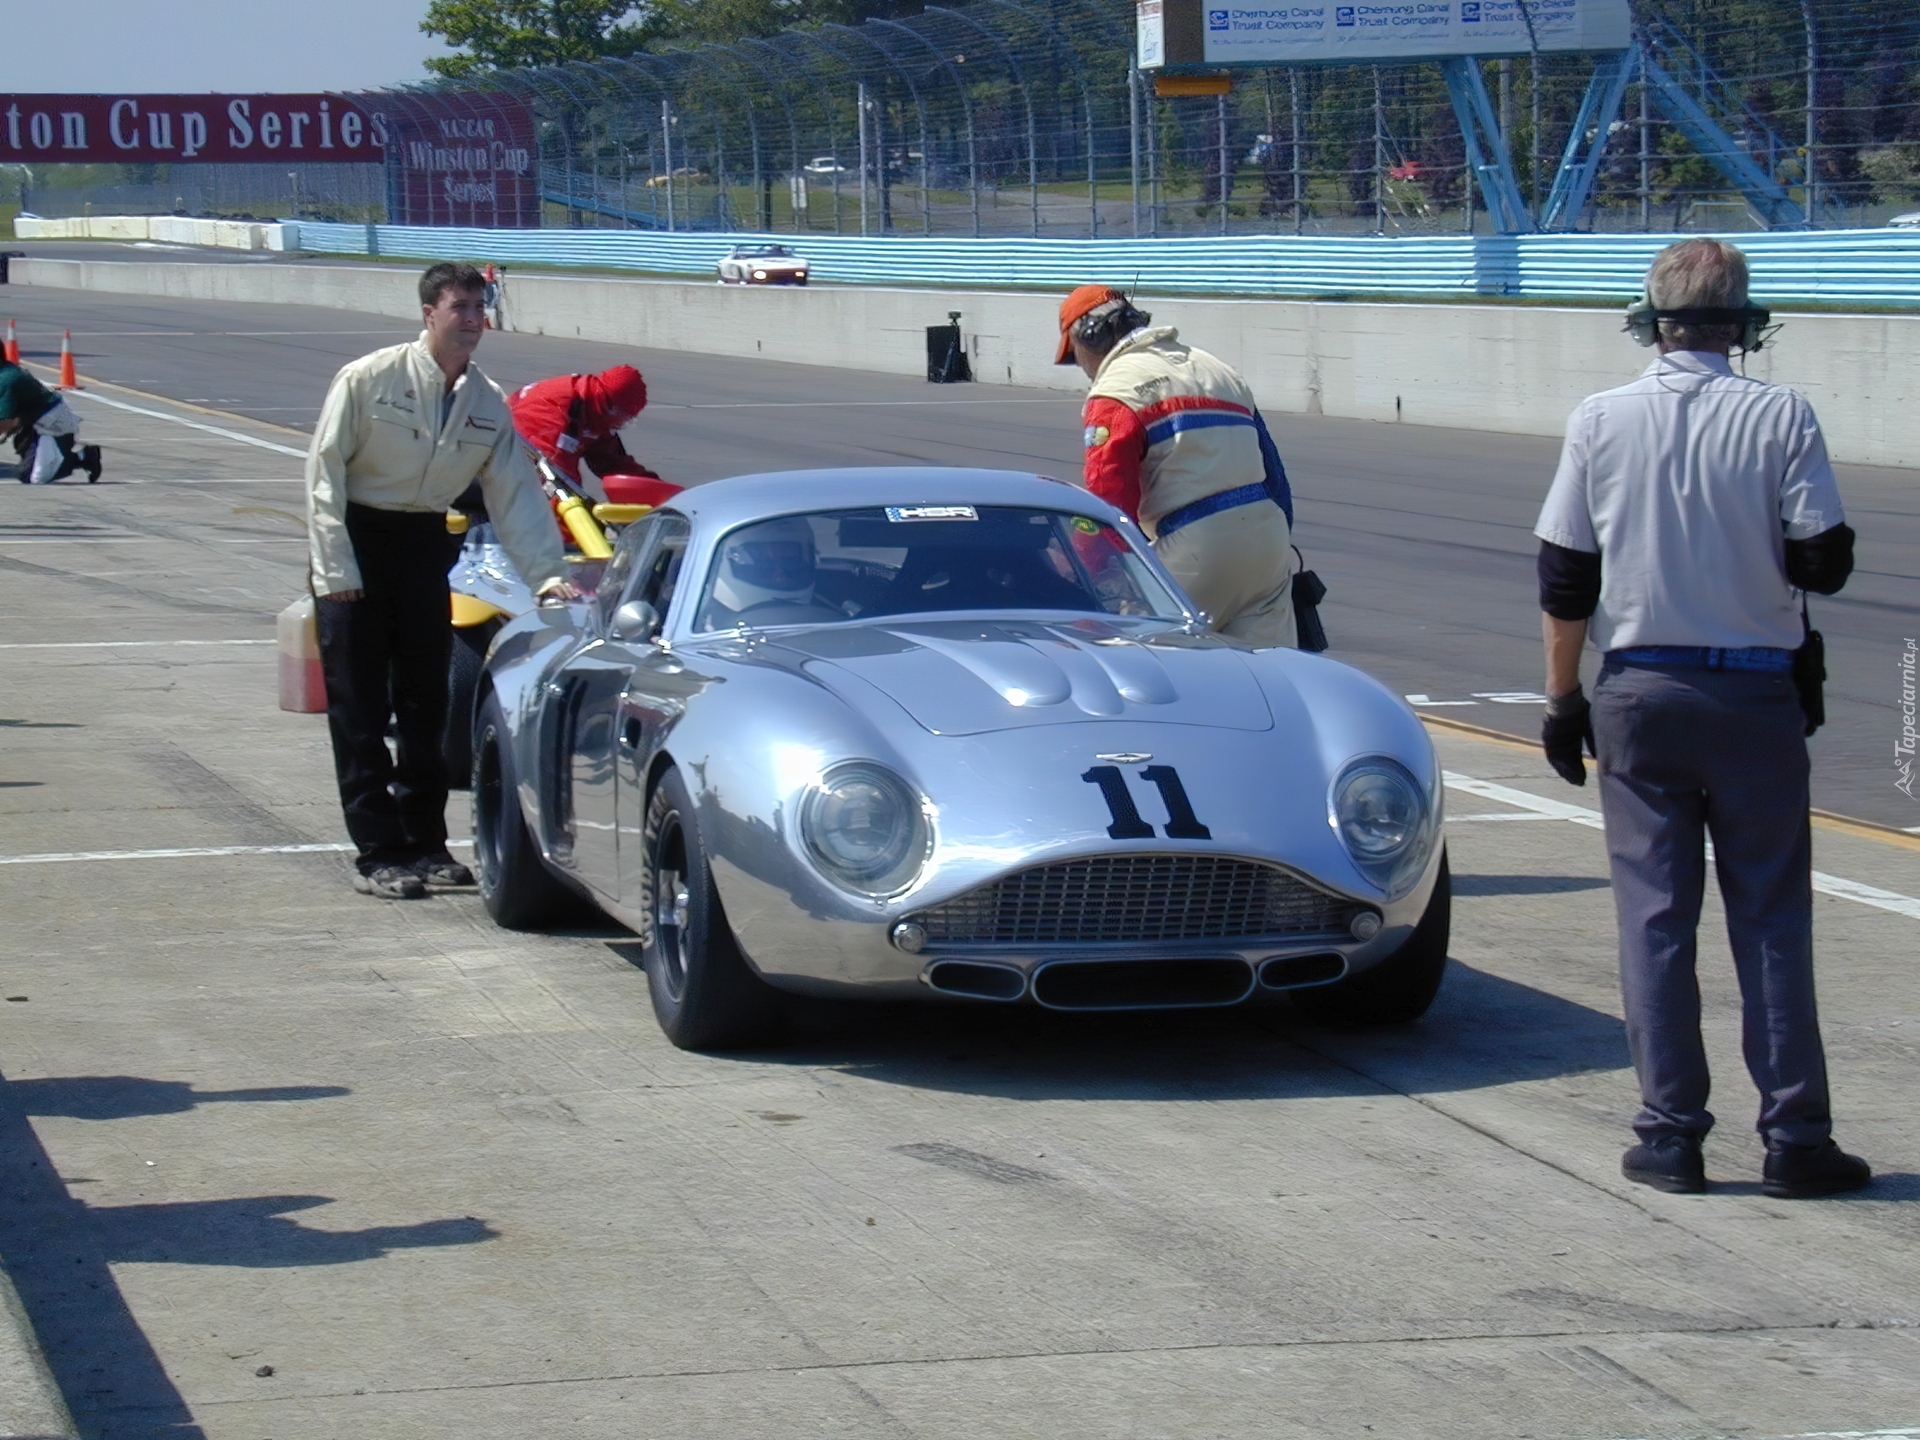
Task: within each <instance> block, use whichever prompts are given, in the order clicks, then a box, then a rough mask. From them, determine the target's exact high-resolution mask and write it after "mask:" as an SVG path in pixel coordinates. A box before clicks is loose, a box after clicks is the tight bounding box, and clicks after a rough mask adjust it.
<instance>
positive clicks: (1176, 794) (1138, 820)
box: [1080, 765, 1213, 840]
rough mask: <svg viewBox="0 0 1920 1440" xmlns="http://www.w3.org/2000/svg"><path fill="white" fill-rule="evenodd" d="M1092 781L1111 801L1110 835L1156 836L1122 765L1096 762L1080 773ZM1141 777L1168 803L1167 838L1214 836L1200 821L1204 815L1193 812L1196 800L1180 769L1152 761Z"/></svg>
mask: <svg viewBox="0 0 1920 1440" xmlns="http://www.w3.org/2000/svg"><path fill="white" fill-rule="evenodd" d="M1080 778H1081V779H1082V780H1084V781H1086V783H1087V784H1089V785H1098V786H1099V787H1100V794H1101V796H1102V798H1104V799H1105V800H1106V802H1107V811H1108V813H1109V814H1111V815H1112V816H1113V823H1112V824H1111V825H1109V826H1107V835H1108V837H1109V838H1111V839H1114V840H1149V839H1151V838H1152V837H1153V826H1151V825H1149V824H1148V823H1147V822H1146V820H1145V819H1144V818H1143V817H1142V816H1141V814H1140V807H1139V806H1138V805H1135V804H1134V803H1133V793H1132V792H1131V791H1130V790H1128V789H1127V782H1126V778H1125V777H1124V776H1123V775H1121V773H1120V767H1119V766H1118V765H1096V766H1094V767H1093V768H1092V769H1091V770H1089V771H1087V772H1086V773H1085V774H1084V775H1082V776H1081V777H1080ZM1140 778H1141V779H1142V780H1145V781H1146V782H1147V783H1148V784H1149V785H1151V786H1153V787H1154V789H1156V790H1158V791H1159V792H1160V803H1161V804H1163V805H1165V806H1166V807H1167V838H1168V839H1169V840H1211V839H1212V838H1213V832H1212V831H1211V830H1209V829H1208V828H1207V827H1206V826H1205V825H1202V824H1201V823H1200V817H1199V816H1197V815H1195V814H1194V813H1193V802H1192V801H1191V800H1189V799H1188V798H1187V787H1186V786H1185V785H1182V784H1181V783H1180V772H1179V771H1177V770H1175V769H1174V768H1173V767H1172V766H1171V765H1149V766H1147V768H1146V769H1144V770H1142V771H1141V772H1140Z"/></svg>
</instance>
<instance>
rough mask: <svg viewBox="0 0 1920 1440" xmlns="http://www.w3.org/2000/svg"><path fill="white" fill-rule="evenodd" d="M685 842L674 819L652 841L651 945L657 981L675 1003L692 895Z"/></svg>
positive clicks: (683, 971)
mask: <svg viewBox="0 0 1920 1440" xmlns="http://www.w3.org/2000/svg"><path fill="white" fill-rule="evenodd" d="M685 855H686V841H685V838H684V836H683V834H682V832H681V829H680V822H679V818H678V817H677V816H674V817H669V818H668V821H667V823H666V824H665V825H663V826H662V827H661V829H660V837H659V839H658V840H656V841H655V842H654V856H655V859H654V867H653V914H652V917H651V918H652V920H653V944H654V950H655V953H656V954H657V955H658V956H659V957H660V979H661V980H662V981H663V982H664V983H665V985H666V987H667V991H668V993H669V994H670V995H671V996H672V997H673V998H674V999H675V1000H678V999H679V998H680V997H681V995H683V994H684V993H685V992H686V988H687V920H688V916H689V913H690V912H691V911H692V909H693V892H692V891H691V890H690V889H688V886H687V873H686V858H685Z"/></svg>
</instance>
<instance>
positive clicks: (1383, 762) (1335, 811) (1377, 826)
mask: <svg viewBox="0 0 1920 1440" xmlns="http://www.w3.org/2000/svg"><path fill="white" fill-rule="evenodd" d="M1329 802H1330V803H1329V806H1328V817H1327V818H1328V821H1329V823H1331V824H1332V826H1333V828H1334V829H1335V830H1336V831H1337V832H1338V833H1339V836H1340V843H1341V844H1342V845H1344V846H1346V847H1347V853H1348V854H1349V855H1351V856H1352V857H1353V863H1354V864H1355V865H1356V866H1358V867H1359V869H1360V873H1361V874H1363V875H1365V876H1366V877H1367V878H1368V879H1369V880H1371V881H1372V882H1373V883H1374V884H1375V885H1378V886H1379V887H1380V888H1381V889H1382V890H1384V891H1385V892H1386V893H1387V894H1388V895H1389V896H1390V897H1397V896H1399V895H1400V894H1402V893H1403V892H1404V891H1405V890H1406V889H1407V887H1408V886H1410V885H1412V884H1413V882H1414V881H1415V880H1417V879H1418V878H1419V876H1420V872H1421V871H1422V870H1423V869H1424V868H1425V867H1426V863H1427V856H1428V855H1429V853H1430V852H1431V850H1432V847H1433V831H1434V824H1433V820H1434V815H1433V807H1432V806H1431V805H1429V804H1428V803H1427V797H1426V792H1425V791H1424V790H1423V789H1422V788H1421V785H1420V782H1419V781H1418V780H1415V779H1414V778H1413V776H1412V774H1410V773H1409V772H1408V770H1407V768H1406V766H1404V765H1402V764H1401V763H1400V762H1399V761H1398V760H1393V759H1389V758H1388V757H1387V756H1385V755H1369V756H1366V757H1364V758H1363V759H1359V760H1356V761H1354V762H1353V763H1352V764H1351V765H1349V766H1347V768H1346V769H1345V770H1342V771H1341V772H1340V776H1339V778H1338V779H1336V780H1335V781H1334V782H1333V792H1332V794H1331V796H1330V797H1329Z"/></svg>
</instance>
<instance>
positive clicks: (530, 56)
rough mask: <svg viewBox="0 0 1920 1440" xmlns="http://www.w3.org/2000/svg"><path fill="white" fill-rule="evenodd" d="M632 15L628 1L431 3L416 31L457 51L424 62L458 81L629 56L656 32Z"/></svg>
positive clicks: (458, 0) (469, 0)
mask: <svg viewBox="0 0 1920 1440" xmlns="http://www.w3.org/2000/svg"><path fill="white" fill-rule="evenodd" d="M637 12H638V7H636V6H635V5H634V4H633V3H632V0H432V3H431V4H430V5H428V6H427V18H426V19H424V20H422V21H421V22H420V28H421V29H422V30H424V31H425V32H426V33H427V34H429V35H438V36H440V37H441V38H442V39H444V40H445V41H446V42H447V43H448V44H449V45H452V46H456V47H458V48H459V49H460V51H461V53H460V54H457V55H440V56H436V57H434V58H433V59H431V60H429V61H427V68H428V69H429V70H432V71H434V72H435V73H436V74H440V75H447V76H451V77H453V78H456V79H457V78H459V77H461V76H466V75H474V74H478V73H481V72H483V71H487V70H496V69H505V68H508V67H510V66H517V65H558V64H560V63H562V62H563V61H567V60H592V59H596V58H598V57H599V56H602V55H631V54H632V53H633V52H634V51H636V50H639V49H642V48H643V47H644V46H645V45H646V43H647V42H648V41H649V40H650V39H652V38H653V36H654V34H655V33H656V29H657V27H656V26H654V25H652V24H651V23H649V19H647V18H641V17H639V15H638V13H637ZM629 17H634V18H633V19H631V20H630V19H629ZM622 22H626V23H622Z"/></svg>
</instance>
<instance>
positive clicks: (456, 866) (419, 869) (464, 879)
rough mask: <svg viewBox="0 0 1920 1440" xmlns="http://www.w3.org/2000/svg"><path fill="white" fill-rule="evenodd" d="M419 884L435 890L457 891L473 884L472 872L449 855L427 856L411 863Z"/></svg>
mask: <svg viewBox="0 0 1920 1440" xmlns="http://www.w3.org/2000/svg"><path fill="white" fill-rule="evenodd" d="M413 873H414V874H415V875H417V876H419V877H420V883H421V884H423V885H429V886H431V887H432V888H433V889H435V890H459V889H464V888H466V887H467V886H470V885H472V884H473V871H471V870H469V869H468V868H467V867H466V866H464V865H462V864H461V863H460V862H459V861H458V860H456V859H454V858H453V857H452V856H451V855H447V854H444V853H443V854H440V855H428V856H425V857H423V858H421V859H419V860H416V861H414V862H413Z"/></svg>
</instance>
